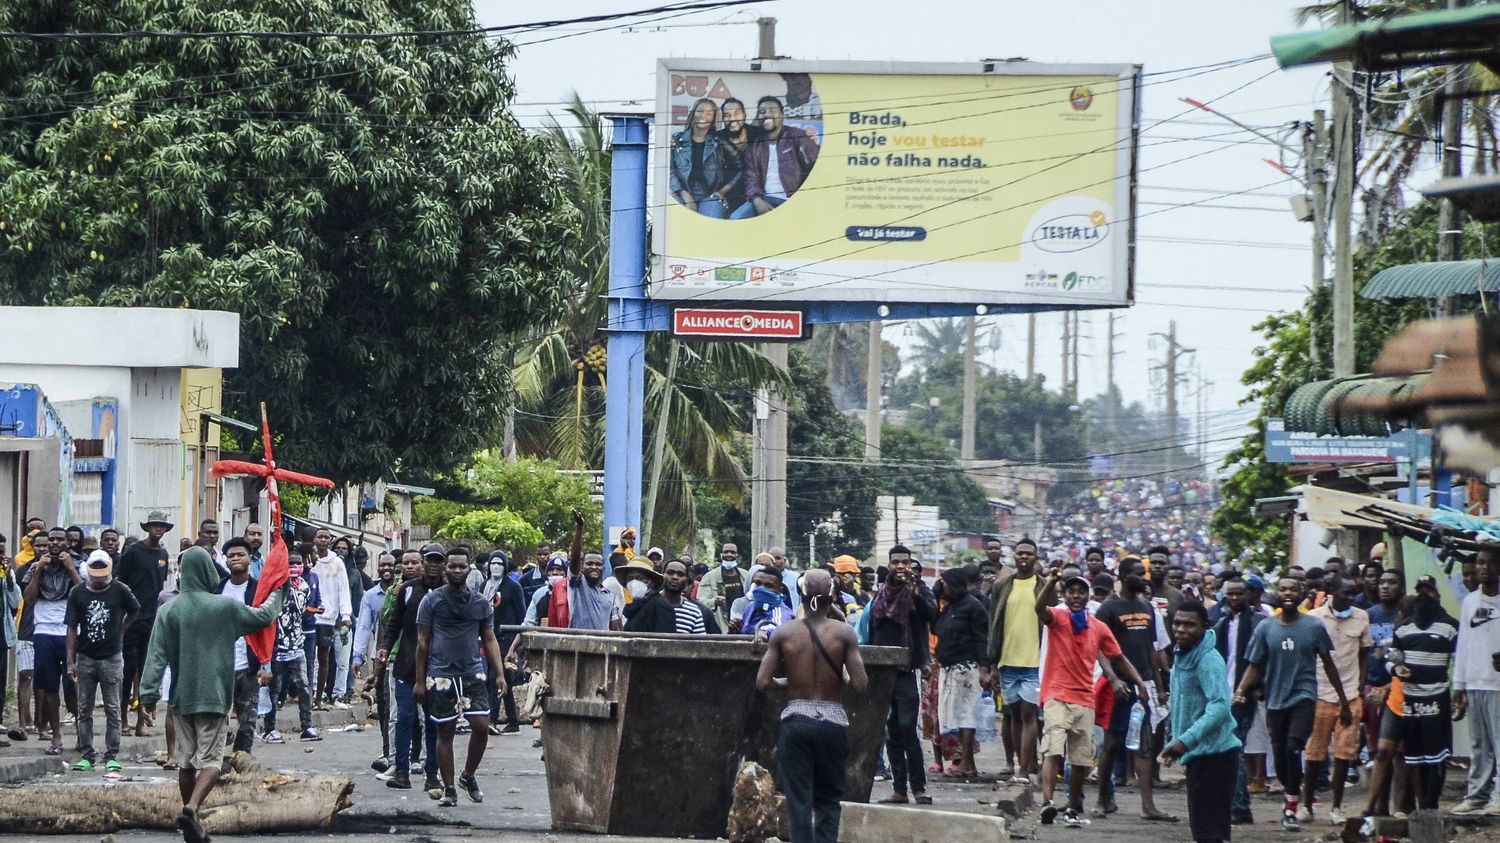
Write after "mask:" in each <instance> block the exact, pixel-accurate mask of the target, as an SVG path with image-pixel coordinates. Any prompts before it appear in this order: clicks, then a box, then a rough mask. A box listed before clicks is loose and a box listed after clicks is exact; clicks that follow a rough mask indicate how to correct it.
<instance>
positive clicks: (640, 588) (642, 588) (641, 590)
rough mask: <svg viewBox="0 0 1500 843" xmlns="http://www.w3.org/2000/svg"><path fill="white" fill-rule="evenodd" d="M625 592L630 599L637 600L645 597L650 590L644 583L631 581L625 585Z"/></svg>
mask: <svg viewBox="0 0 1500 843" xmlns="http://www.w3.org/2000/svg"><path fill="white" fill-rule="evenodd" d="M625 590H626V591H628V592H630V596H631V597H634V598H635V599H637V600H639V599H641V598H642V597H645V596H646V593H647V592H648V591H650V590H651V589H650V588H649V587H647V585H646V583H645V582H643V581H642V580H631V581H630V582H628V583H626V584H625Z"/></svg>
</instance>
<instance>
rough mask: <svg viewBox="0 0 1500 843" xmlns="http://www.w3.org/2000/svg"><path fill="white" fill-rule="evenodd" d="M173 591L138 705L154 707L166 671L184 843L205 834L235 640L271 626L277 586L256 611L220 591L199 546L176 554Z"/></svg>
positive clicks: (154, 632) (229, 699) (156, 629)
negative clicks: (201, 814)
mask: <svg viewBox="0 0 1500 843" xmlns="http://www.w3.org/2000/svg"><path fill="white" fill-rule="evenodd" d="M178 566H179V568H180V572H181V581H180V583H179V586H178V590H179V592H180V594H179V595H178V596H177V598H176V599H175V600H173V601H172V602H170V603H168V604H167V605H166V606H164V607H162V609H161V611H160V612H159V613H158V614H157V616H156V625H155V626H153V627H152V629H151V648H150V650H148V651H147V653H146V668H145V671H144V672H143V675H142V678H141V706H142V707H143V708H146V709H148V710H154V709H155V708H156V703H157V701H158V700H159V698H160V696H161V679H162V672H163V671H164V670H165V669H167V668H169V667H170V668H171V669H172V690H171V700H170V702H171V704H172V721H173V724H174V726H175V728H176V738H177V741H176V748H175V754H176V756H177V761H178V764H180V765H181V767H180V769H179V770H178V773H177V787H178V789H179V790H180V791H181V792H182V816H181V817H179V818H178V820H177V827H178V828H180V829H182V837H183V839H184V840H186V841H187V843H202V841H203V840H205V839H206V835H205V834H204V832H203V824H202V823H201V822H200V821H199V819H198V809H199V808H200V807H202V805H203V800H204V798H206V797H207V796H208V794H209V792H210V791H212V790H213V788H214V785H215V784H217V783H218V781H219V769H220V765H221V764H222V763H223V757H224V737H225V734H226V730H227V728H228V723H229V718H228V717H227V716H226V714H225V712H227V711H229V709H230V706H231V705H232V704H233V703H234V642H235V641H236V640H238V639H240V638H242V637H244V636H246V635H249V634H250V633H252V632H255V631H256V630H258V629H264V628H265V627H268V626H270V625H271V624H272V623H275V621H276V616H277V615H279V614H280V613H281V602H282V599H283V597H284V594H283V590H278V591H276V592H275V593H273V594H272V595H271V597H270V598H269V599H268V600H266V602H265V603H264V604H262V605H261V606H260V607H259V608H251V607H250V606H246V605H245V604H244V603H242V602H241V601H239V600H227V599H225V598H224V597H222V596H221V595H220V594H219V571H218V569H217V568H216V567H215V566H214V561H213V558H212V557H210V556H209V555H208V551H206V550H204V549H203V548H201V547H191V548H188V549H187V550H186V551H184V552H183V554H182V556H181V557H179V559H178Z"/></svg>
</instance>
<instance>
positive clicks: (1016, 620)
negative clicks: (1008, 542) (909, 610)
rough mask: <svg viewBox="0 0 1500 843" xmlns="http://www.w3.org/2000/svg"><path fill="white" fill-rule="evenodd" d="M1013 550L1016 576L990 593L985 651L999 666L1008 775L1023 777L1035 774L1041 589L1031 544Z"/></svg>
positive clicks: (1024, 542)
mask: <svg viewBox="0 0 1500 843" xmlns="http://www.w3.org/2000/svg"><path fill="white" fill-rule="evenodd" d="M1013 553H1014V556H1015V563H1016V572H1015V575H1014V576H1012V577H1010V578H1008V579H1007V580H1005V581H1004V582H1003V583H1000V584H999V585H997V586H996V587H995V589H994V591H993V592H992V593H991V595H990V635H989V649H988V654H989V660H990V663H991V664H993V665H996V667H997V668H998V670H999V685H1000V694H1001V700H1002V702H1003V705H1004V707H1003V717H1002V723H1001V737H1002V739H1003V741H1004V743H1005V753H1006V755H1007V757H1009V758H1010V759H1012V764H1013V765H1014V769H1013V777H1014V778H1015V779H1018V780H1020V781H1025V780H1026V779H1027V777H1028V776H1036V775H1038V774H1039V768H1038V765H1037V757H1036V748H1037V723H1036V712H1037V702H1038V700H1039V699H1040V697H1041V683H1040V679H1039V669H1040V667H1041V663H1042V624H1041V621H1040V619H1039V618H1038V617H1037V613H1036V596H1037V595H1038V594H1039V593H1041V590H1042V578H1041V577H1039V576H1037V575H1036V560H1037V547H1036V542H1034V541H1032V540H1031V539H1025V538H1023V539H1021V540H1020V541H1018V542H1016V546H1015V548H1014V549H1013Z"/></svg>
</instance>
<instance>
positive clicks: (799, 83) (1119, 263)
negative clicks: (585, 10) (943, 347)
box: [651, 59, 1140, 306]
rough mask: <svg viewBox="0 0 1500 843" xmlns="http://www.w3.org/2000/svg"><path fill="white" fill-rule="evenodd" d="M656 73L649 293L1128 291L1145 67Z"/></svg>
mask: <svg viewBox="0 0 1500 843" xmlns="http://www.w3.org/2000/svg"><path fill="white" fill-rule="evenodd" d="M658 71H659V72H658V79H657V106H656V112H657V113H656V125H655V134H654V140H653V156H654V157H653V164H652V167H653V173H652V175H653V178H654V183H655V187H654V192H653V200H652V202H651V205H652V211H653V217H652V223H653V227H652V231H653V244H652V245H653V255H652V279H651V295H652V297H653V298H657V299H665V300H673V301H678V302H685V301H693V302H704V303H708V302H714V301H721V302H735V303H742V304H751V303H755V302H766V303H775V302H791V301H807V302H815V301H835V302H836V301H863V302H928V303H934V302H948V303H972V304H987V305H1004V304H1030V305H1041V306H1046V305H1056V306H1069V305H1083V306H1120V305H1125V304H1128V303H1129V302H1130V299H1131V295H1132V293H1131V282H1132V277H1131V275H1132V252H1133V246H1134V190H1133V186H1134V185H1133V183H1134V174H1135V156H1136V131H1137V128H1138V124H1137V120H1136V116H1137V115H1136V90H1137V87H1138V85H1139V81H1140V68H1139V67H1138V66H1134V65H1077V66H1075V65H1036V64H1031V63H1026V62H1011V63H1007V62H984V63H974V64H936V65H926V64H923V65H902V64H891V63H873V62H870V63H865V62H799V61H721V60H690V59H671V60H664V61H662V62H660V63H659V67H658Z"/></svg>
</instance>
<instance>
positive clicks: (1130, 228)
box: [646, 58, 1143, 324]
mask: <svg viewBox="0 0 1500 843" xmlns="http://www.w3.org/2000/svg"><path fill="white" fill-rule="evenodd" d="M656 70H657V78H656V103H655V107H654V111H653V113H654V115H655V119H654V120H653V121H652V122H653V124H654V125H653V126H652V127H651V146H652V147H653V150H652V151H654V152H655V153H656V155H655V156H654V159H653V160H651V161H650V162H649V164H648V166H649V168H650V173H651V175H652V178H653V179H654V183H653V185H652V187H651V191H650V204H649V207H650V208H651V211H652V212H651V214H650V218H651V223H652V224H651V254H650V264H649V266H650V274H649V278H648V280H647V284H646V287H647V290H648V296H649V295H650V292H649V291H652V290H654V289H655V286H656V284H657V283H658V282H660V281H661V280H663V279H664V278H666V267H667V259H668V256H669V252H668V247H667V225H666V222H665V216H666V210H667V208H668V206H669V204H670V202H671V197H670V195H669V193H668V187H667V181H668V180H667V174H668V168H669V167H670V162H669V157H670V156H669V155H667V153H666V150H667V149H669V148H670V143H671V133H672V132H673V130H674V129H675V128H676V127H675V126H674V125H673V124H672V120H671V105H670V84H671V82H670V80H671V74H672V73H674V72H707V73H756V74H759V73H766V74H779V73H806V74H825V75H833V74H850V75H891V76H895V75H901V76H973V77H976V78H977V77H1018V76H1111V77H1114V78H1115V79H1117V80H1118V81H1119V82H1120V87H1119V88H1118V90H1117V94H1118V96H1119V97H1120V104H1119V107H1118V109H1117V113H1116V126H1115V129H1116V135H1115V137H1116V138H1119V139H1121V140H1123V141H1128V142H1119V141H1117V142H1116V149H1115V155H1114V163H1115V172H1116V173H1117V174H1119V175H1117V176H1116V178H1115V179H1114V181H1115V182H1116V183H1115V185H1114V186H1113V190H1112V191H1111V195H1112V200H1113V206H1114V207H1115V208H1117V209H1118V208H1124V209H1126V214H1125V219H1124V220H1123V225H1124V229H1125V230H1124V232H1123V234H1124V237H1125V243H1124V245H1123V247H1121V248H1119V249H1118V250H1117V251H1116V253H1115V256H1114V258H1113V260H1112V261H1111V264H1110V271H1111V272H1113V273H1116V275H1117V276H1121V275H1123V277H1124V278H1125V287H1124V291H1123V297H1122V298H1121V299H1119V300H1115V301H1109V302H1100V301H1097V300H1094V301H1081V302H1079V301H1064V300H1052V301H1037V300H1034V299H1028V298H1027V297H1026V296H1024V295H1022V296H1019V297H1018V296H1016V295H1014V294H1006V295H996V296H993V297H986V296H984V295H983V294H981V293H980V292H979V291H967V290H966V291H945V290H936V289H931V288H925V287H919V288H914V289H913V290H912V293H914V294H913V295H900V294H898V292H897V291H887V292H886V294H885V295H864V296H859V297H858V298H853V297H851V295H840V294H839V287H838V286H835V287H834V288H833V289H832V290H831V292H830V294H827V295H823V296H819V297H815V298H811V299H809V298H806V297H804V296H803V295H800V294H799V292H798V291H797V290H789V291H788V292H787V294H786V295H778V294H775V293H771V292H770V291H767V290H764V289H761V288H755V290H756V294H755V295H754V296H753V297H750V298H740V297H737V296H735V295H733V293H732V292H731V291H730V290H727V289H725V290H715V291H712V292H710V291H705V292H704V293H702V294H698V295H692V296H687V297H673V298H661V299H657V298H654V297H653V298H652V301H653V302H661V303H664V304H667V303H676V304H681V303H685V302H693V303H697V304H701V305H704V306H715V305H717V306H747V307H767V308H775V307H783V306H791V305H794V304H795V305H812V306H814V307H816V306H817V305H819V304H830V305H835V307H834V308H833V309H834V310H842V309H843V308H839V307H837V305H838V304H839V303H856V302H857V303H861V304H868V305H869V306H870V307H873V306H875V305H877V304H880V305H888V306H890V307H891V308H892V309H894V308H895V307H897V306H902V305H905V306H908V307H909V306H913V305H915V306H917V307H922V306H928V305H935V306H939V307H940V308H942V309H944V310H946V309H947V307H944V306H962V307H966V308H973V307H974V306H976V305H984V306H986V307H988V308H989V310H990V312H998V313H1011V312H1038V311H1049V310H1091V309H1106V308H1118V307H1130V306H1132V305H1134V303H1135V265H1136V248H1137V243H1136V213H1137V201H1138V192H1139V191H1138V170H1139V148H1140V130H1141V98H1140V89H1141V85H1142V78H1143V76H1142V74H1143V70H1142V66H1141V65H1139V64H1128V63H1083V64H1051V63H1040V62H1006V61H976V62H885V61H806V60H799V59H692V58H664V59H658V60H657V66H656ZM1110 224H1111V225H1114V224H1115V223H1110ZM825 260H826V259H825ZM816 262H818V263H822V262H824V261H816ZM828 262H831V263H834V264H835V265H837V260H836V259H835V260H829V261H828ZM743 265H744V264H743V263H727V264H725V266H729V267H735V266H743ZM902 309H903V310H904V309H906V307H903V308H902ZM830 315H831V314H830ZM840 315H842V314H840ZM808 316H809V323H810V324H819V323H820V322H825V321H826V322H842V321H856V320H854V319H850V318H848V317H845V318H838V317H835V318H825V319H813V318H812V316H813V314H812V313H811V312H809V314H808ZM865 318H866V319H868V318H870V317H865Z"/></svg>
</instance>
